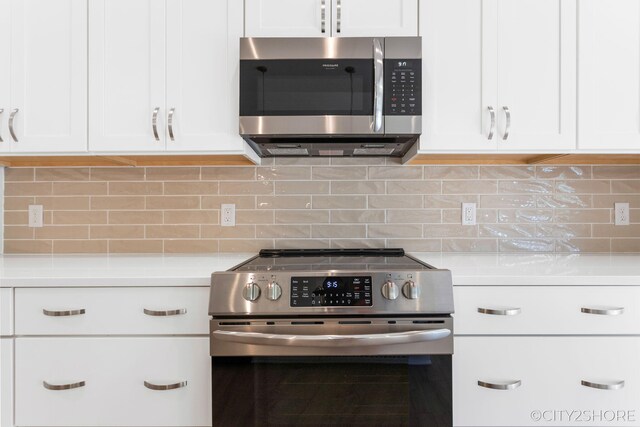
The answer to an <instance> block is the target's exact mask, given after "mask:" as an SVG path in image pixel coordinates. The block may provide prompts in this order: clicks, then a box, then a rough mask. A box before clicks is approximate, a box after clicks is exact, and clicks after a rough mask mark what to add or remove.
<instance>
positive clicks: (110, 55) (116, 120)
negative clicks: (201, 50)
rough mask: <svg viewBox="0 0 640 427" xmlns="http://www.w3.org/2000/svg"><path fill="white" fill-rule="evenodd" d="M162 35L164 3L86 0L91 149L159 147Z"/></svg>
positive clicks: (161, 143) (162, 140)
mask: <svg viewBox="0 0 640 427" xmlns="http://www.w3.org/2000/svg"><path fill="white" fill-rule="evenodd" d="M164 38H165V5H164V2H162V1H148V0H91V1H90V4H89V47H90V55H89V71H90V73H89V107H90V108H89V111H90V115H89V141H90V149H91V150H92V151H118V152H122V151H162V150H164V148H165V133H164V123H165V122H164V114H165V40H164ZM154 122H155V124H154Z"/></svg>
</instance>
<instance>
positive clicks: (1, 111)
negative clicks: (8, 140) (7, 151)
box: [0, 108, 4, 142]
mask: <svg viewBox="0 0 640 427" xmlns="http://www.w3.org/2000/svg"><path fill="white" fill-rule="evenodd" d="M2 113H4V108H0V116H1V115H2ZM1 131H2V121H1V120H0V132H1ZM0 142H4V141H3V139H2V135H1V134H0Z"/></svg>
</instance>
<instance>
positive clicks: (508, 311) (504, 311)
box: [478, 307, 522, 316]
mask: <svg viewBox="0 0 640 427" xmlns="http://www.w3.org/2000/svg"><path fill="white" fill-rule="evenodd" d="M521 312H522V310H521V309H520V308H519V307H514V308H484V307H478V313H482V314H493V315H495V316H516V315H518V314H520V313H521Z"/></svg>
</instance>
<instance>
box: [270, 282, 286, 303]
mask: <svg viewBox="0 0 640 427" xmlns="http://www.w3.org/2000/svg"><path fill="white" fill-rule="evenodd" d="M280 295H282V288H281V287H280V285H278V284H277V283H276V282H271V283H269V284H268V285H267V299H268V300H269V301H276V300H277V299H279V298H280Z"/></svg>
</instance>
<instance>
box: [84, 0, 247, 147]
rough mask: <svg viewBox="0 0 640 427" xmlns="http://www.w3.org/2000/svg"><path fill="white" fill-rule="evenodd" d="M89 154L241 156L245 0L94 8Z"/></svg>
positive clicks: (122, 0) (105, 2)
mask: <svg viewBox="0 0 640 427" xmlns="http://www.w3.org/2000/svg"><path fill="white" fill-rule="evenodd" d="M89 18H90V38H89V43H90V48H91V49H90V51H91V55H90V58H89V60H90V64H89V69H90V83H89V86H90V98H89V105H90V107H91V108H90V127H89V128H90V149H91V150H92V151H97V152H163V151H165V150H168V151H176V152H195V151H199V152H210V153H221V152H231V151H234V152H239V151H241V150H243V141H242V139H241V138H240V137H239V136H238V122H237V121H238V117H237V116H238V113H237V111H238V108H237V102H238V101H237V98H238V91H237V88H238V77H237V74H238V71H237V68H238V63H239V38H240V37H241V36H242V18H243V17H242V2H238V1H235V0H228V1H223V2H212V1H208V0H167V1H166V2H164V1H149V0H95V1H92V2H91V4H90V12H89Z"/></svg>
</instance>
